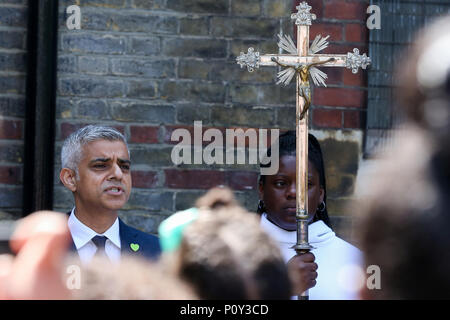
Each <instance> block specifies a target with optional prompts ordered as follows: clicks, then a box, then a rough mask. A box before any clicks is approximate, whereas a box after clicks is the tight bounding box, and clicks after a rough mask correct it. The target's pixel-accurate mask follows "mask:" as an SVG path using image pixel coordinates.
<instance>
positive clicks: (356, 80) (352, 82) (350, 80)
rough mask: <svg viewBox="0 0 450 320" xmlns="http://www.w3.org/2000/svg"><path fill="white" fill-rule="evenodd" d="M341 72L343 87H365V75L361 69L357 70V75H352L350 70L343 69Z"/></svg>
mask: <svg viewBox="0 0 450 320" xmlns="http://www.w3.org/2000/svg"><path fill="white" fill-rule="evenodd" d="M369 68H370V67H369ZM343 71H344V72H343V74H342V78H343V83H344V85H346V86H355V87H366V86H367V74H366V73H365V72H364V71H362V70H361V69H359V70H358V73H353V72H352V71H351V70H350V69H345V70H343Z"/></svg>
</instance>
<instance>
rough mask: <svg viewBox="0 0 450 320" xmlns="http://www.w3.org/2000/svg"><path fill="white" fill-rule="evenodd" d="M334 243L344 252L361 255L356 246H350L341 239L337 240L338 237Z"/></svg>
mask: <svg viewBox="0 0 450 320" xmlns="http://www.w3.org/2000/svg"><path fill="white" fill-rule="evenodd" d="M335 242H336V244H337V245H338V246H339V247H341V248H342V249H344V250H346V251H349V252H351V253H354V254H357V255H362V251H361V250H360V249H359V248H358V247H357V246H355V245H353V244H351V243H350V242H347V241H345V240H344V239H342V238H339V237H338V236H336V237H335Z"/></svg>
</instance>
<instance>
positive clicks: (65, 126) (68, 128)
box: [61, 122, 125, 140]
mask: <svg viewBox="0 0 450 320" xmlns="http://www.w3.org/2000/svg"><path fill="white" fill-rule="evenodd" d="M87 125H88V123H69V122H63V123H61V140H64V139H66V138H67V137H68V136H69V135H70V134H71V133H73V132H75V131H77V130H78V129H81V128H83V127H85V126H87ZM111 127H113V128H115V129H117V130H118V131H119V132H120V133H122V134H125V127H124V126H111Z"/></svg>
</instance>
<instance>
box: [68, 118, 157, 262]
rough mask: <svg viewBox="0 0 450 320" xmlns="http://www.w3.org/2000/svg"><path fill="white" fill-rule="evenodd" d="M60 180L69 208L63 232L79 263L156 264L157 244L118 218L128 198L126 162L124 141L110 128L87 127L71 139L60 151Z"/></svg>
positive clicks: (128, 184) (127, 166) (126, 152)
mask: <svg viewBox="0 0 450 320" xmlns="http://www.w3.org/2000/svg"><path fill="white" fill-rule="evenodd" d="M61 160H62V161H61V162H62V169H61V172H60V175H59V177H60V179H61V181H62V183H63V184H64V186H65V187H66V188H67V189H69V190H70V191H72V193H73V196H74V199H75V207H74V208H73V209H72V211H71V212H70V214H69V220H68V226H69V229H70V233H71V236H72V239H73V247H72V248H73V249H75V250H76V251H77V252H78V254H79V256H80V259H81V261H82V262H83V263H88V262H89V261H90V260H91V259H92V257H93V256H94V255H106V256H107V257H108V258H109V259H110V260H111V261H113V262H117V261H119V260H120V257H121V255H124V254H131V255H141V256H143V257H145V258H150V259H152V258H156V257H158V255H159V254H160V251H161V250H160V246H159V240H158V238H157V237H155V236H153V235H149V234H146V233H144V232H142V231H139V230H137V229H134V228H132V227H130V226H127V225H126V224H125V223H124V222H123V221H122V220H121V219H119V217H118V214H117V212H118V210H120V209H121V208H122V207H123V206H124V205H125V204H126V203H127V201H128V199H129V197H130V192H131V171H130V166H131V161H130V153H129V150H128V146H127V142H126V139H125V137H124V136H123V135H122V134H121V133H120V132H118V131H117V130H116V129H114V128H110V127H102V126H94V125H89V126H86V127H84V128H82V129H79V130H78V131H76V132H74V133H72V134H71V135H70V136H69V137H68V138H67V139H66V140H65V141H64V145H63V147H62V151H61Z"/></svg>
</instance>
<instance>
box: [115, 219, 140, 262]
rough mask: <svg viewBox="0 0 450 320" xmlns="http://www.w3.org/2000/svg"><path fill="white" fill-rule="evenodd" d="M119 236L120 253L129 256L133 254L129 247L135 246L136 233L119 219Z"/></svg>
mask: <svg viewBox="0 0 450 320" xmlns="http://www.w3.org/2000/svg"><path fill="white" fill-rule="evenodd" d="M119 234H120V247H121V248H120V251H121V252H122V253H126V254H130V253H135V252H134V251H133V250H132V249H131V245H132V244H133V245H136V244H137V232H134V231H133V229H131V228H129V227H128V226H127V225H126V224H125V223H123V221H122V220H120V218H119Z"/></svg>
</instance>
